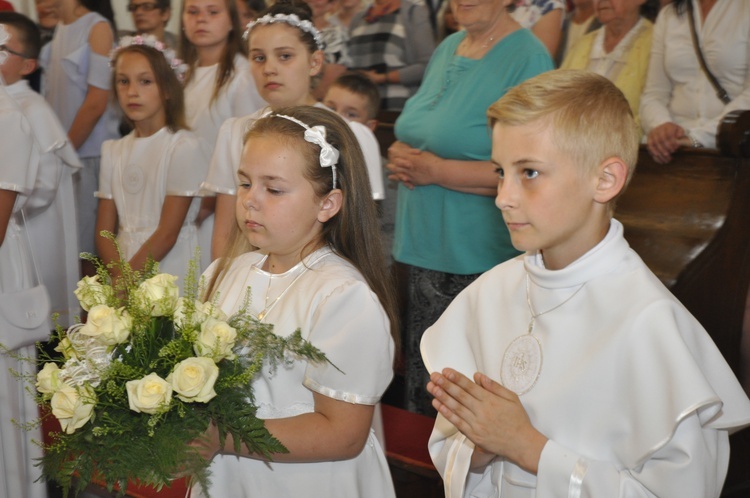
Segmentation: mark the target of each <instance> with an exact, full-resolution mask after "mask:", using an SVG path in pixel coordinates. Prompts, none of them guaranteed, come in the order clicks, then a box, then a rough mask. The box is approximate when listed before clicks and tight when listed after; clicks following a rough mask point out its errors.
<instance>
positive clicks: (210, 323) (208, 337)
mask: <svg viewBox="0 0 750 498" xmlns="http://www.w3.org/2000/svg"><path fill="white" fill-rule="evenodd" d="M236 340H237V330H236V329H234V328H232V327H230V326H229V324H228V323H227V322H223V321H221V320H217V319H216V318H211V317H209V318H207V319H206V321H205V322H203V323H202V324H201V331H200V333H199V334H198V337H197V338H196V339H195V344H193V349H194V350H195V354H197V355H198V356H207V357H209V358H211V359H213V361H215V362H219V361H221V360H222V359H224V358H227V359H229V360H233V359H234V358H235V357H236V356H235V354H234V353H233V352H232V349H233V348H234V343H235V341H236Z"/></svg>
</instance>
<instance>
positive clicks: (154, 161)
mask: <svg viewBox="0 0 750 498" xmlns="http://www.w3.org/2000/svg"><path fill="white" fill-rule="evenodd" d="M207 169H208V158H207V157H206V154H205V152H204V149H203V147H201V144H200V142H199V140H198V138H197V137H196V136H195V134H193V133H192V132H190V131H186V130H180V131H178V132H177V133H172V132H170V131H169V130H168V129H167V128H166V127H165V128H162V129H161V130H159V131H158V132H156V133H154V134H153V135H151V136H149V137H143V138H136V136H135V132H132V133H130V134H129V135H128V136H126V137H124V138H122V139H120V140H110V141H107V142H104V145H103V146H102V164H101V173H100V176H99V191H98V192H97V194H96V195H97V197H99V198H101V199H112V200H114V202H115V205H116V206H117V216H118V222H119V227H118V233H117V241H118V242H119V244H120V249H121V250H122V252H123V257H124V258H125V259H128V260H129V259H130V258H131V257H133V255H135V253H136V252H137V251H138V249H140V247H141V246H142V245H143V243H144V242H146V240H148V238H149V237H150V236H151V235H152V234H153V232H154V230H156V228H157V227H158V225H159V219H160V217H161V211H162V206H163V205H164V199H165V198H166V196H167V195H176V196H185V197H194V199H193V201H192V203H191V205H190V209H189V211H188V214H187V216H186V217H185V222H184V224H183V225H182V229H181V230H180V235H179V237H178V238H177V242H175V245H174V247H172V250H171V251H169V253H168V254H167V255H166V256H165V257H164V258H163V259H162V260H161V261H160V262H159V271H160V272H162V273H170V274H173V275H177V276H178V277H180V279H179V280H178V284H180V286H181V287H182V282H184V278H185V274H186V272H187V269H188V263H189V262H190V260H191V259H192V258H193V256H194V254H195V249H196V247H198V232H197V229H196V226H195V223H194V221H195V217H196V216H197V214H198V210H199V208H200V199H199V198H197V197H196V196H197V195H198V190H199V187H200V184H201V182H202V181H203V179H204V178H205V176H206V171H207Z"/></svg>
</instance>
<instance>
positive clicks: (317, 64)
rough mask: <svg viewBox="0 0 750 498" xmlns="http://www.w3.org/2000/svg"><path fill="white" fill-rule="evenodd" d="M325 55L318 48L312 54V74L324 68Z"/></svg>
mask: <svg viewBox="0 0 750 498" xmlns="http://www.w3.org/2000/svg"><path fill="white" fill-rule="evenodd" d="M324 61H325V55H324V54H323V51H322V50H316V51H315V52H313V53H312V55H311V56H310V76H316V75H317V74H318V73H320V71H322V70H323V62H324Z"/></svg>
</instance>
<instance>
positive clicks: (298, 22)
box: [242, 14, 325, 50]
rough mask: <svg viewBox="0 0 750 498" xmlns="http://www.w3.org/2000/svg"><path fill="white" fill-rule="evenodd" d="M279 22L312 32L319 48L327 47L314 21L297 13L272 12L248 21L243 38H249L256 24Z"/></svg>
mask: <svg viewBox="0 0 750 498" xmlns="http://www.w3.org/2000/svg"><path fill="white" fill-rule="evenodd" d="M277 22H283V23H285V24H288V25H290V26H293V27H295V28H299V29H301V30H302V31H304V32H306V33H310V34H311V35H312V37H313V39H315V45H316V46H317V47H318V50H323V49H324V48H325V44H324V43H323V36H322V35H321V34H320V31H318V29H317V28H316V27H315V26H313V23H311V22H310V21H308V20H304V21H303V20H302V19H300V18H299V16H297V14H276V15H273V16H272V15H271V14H266V15H264V16H263V17H261V18H259V19H256V20H255V21H252V22H249V23H247V26H245V32H244V33H243V34H242V38H244V39H245V40H247V38H248V37H249V36H250V31H252V30H253V28H254V27H255V26H258V25H265V24H273V23H277Z"/></svg>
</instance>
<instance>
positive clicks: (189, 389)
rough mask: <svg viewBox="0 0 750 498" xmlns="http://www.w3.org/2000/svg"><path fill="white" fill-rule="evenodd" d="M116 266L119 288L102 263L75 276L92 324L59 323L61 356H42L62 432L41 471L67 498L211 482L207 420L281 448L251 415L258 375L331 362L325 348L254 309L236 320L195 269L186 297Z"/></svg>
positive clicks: (45, 389)
mask: <svg viewBox="0 0 750 498" xmlns="http://www.w3.org/2000/svg"><path fill="white" fill-rule="evenodd" d="M118 266H119V270H120V273H121V275H122V277H121V278H120V279H119V280H118V283H117V285H115V286H114V287H113V285H112V283H111V281H110V277H109V273H108V272H107V270H106V268H104V267H102V266H101V265H100V264H99V265H98V272H97V273H98V274H97V276H96V277H92V278H89V277H87V278H84V279H83V280H81V281H80V282H79V283H78V288H77V289H76V291H75V293H76V296H77V297H78V299H79V300H80V302H81V305H82V307H83V308H84V309H85V310H87V311H88V318H87V321H86V323H85V324H84V323H79V324H77V325H74V326H73V327H71V328H70V329H68V330H67V331H64V330H61V329H58V331H57V336H58V337H57V339H58V340H59V345H58V346H57V348H56V350H57V351H58V352H59V353H60V356H59V357H49V356H44V353H42V358H41V360H40V361H41V363H42V368H41V369H40V371H39V374H38V376H37V378H36V388H37V392H38V395H37V398H38V401H39V402H40V404H41V405H42V406H43V407H45V408H47V410H46V412H47V413H50V414H51V415H48V416H54V417H55V418H56V419H57V420H58V421H59V422H60V426H61V428H62V430H61V431H60V432H59V433H53V434H51V441H52V442H51V443H49V444H47V445H46V447H45V455H44V457H43V459H42V462H41V464H40V465H41V467H42V469H43V476H44V477H45V478H46V479H49V480H54V481H56V482H58V483H59V484H60V485H61V487H62V488H63V490H64V492H65V494H66V496H67V494H69V493H72V494H73V495H77V494H78V493H79V492H80V491H82V490H83V489H85V488H86V486H87V485H88V484H89V483H90V482H91V480H92V479H96V480H97V481H99V482H101V481H103V482H104V483H105V484H106V486H107V487H108V488H109V489H110V490H113V489H116V490H118V492H119V493H120V494H121V495H124V494H125V492H126V491H127V486H128V482H129V481H131V482H134V481H139V482H140V483H141V484H145V485H151V486H154V487H156V488H157V489H159V488H161V487H162V486H169V484H170V482H171V481H172V479H174V477H175V476H176V475H190V476H192V478H193V479H196V480H197V481H198V482H199V483H200V484H201V485H203V486H204V489H205V485H206V484H207V483H208V478H209V475H208V470H207V469H208V462H206V461H205V460H203V459H202V458H201V457H200V456H199V455H198V453H197V452H196V451H195V450H194V449H193V448H192V447H191V446H189V445H188V443H189V442H190V441H192V440H194V439H196V438H198V437H200V436H201V434H203V432H204V431H205V430H206V429H207V428H208V426H209V424H211V423H214V424H216V425H217V427H218V429H219V431H220V433H221V435H222V437H226V435H227V434H232V436H233V437H234V440H235V441H236V444H237V449H238V450H239V446H240V444H244V445H247V447H248V448H249V449H250V450H251V451H254V452H257V453H260V454H263V455H266V456H267V457H269V458H272V456H273V454H274V453H281V452H285V451H286V449H285V448H284V447H283V446H282V445H281V443H279V441H277V440H276V439H275V438H273V437H272V436H271V435H270V434H269V433H268V431H267V430H266V429H265V427H264V424H263V421H262V420H260V419H258V418H257V417H256V416H255V412H256V409H255V406H254V404H253V392H252V388H251V381H252V379H253V378H254V377H255V375H256V374H257V373H258V372H259V371H260V369H261V368H262V366H263V365H264V364H265V363H268V364H270V365H273V366H275V365H278V364H280V363H289V362H293V361H296V360H298V359H305V360H308V361H314V362H323V361H327V360H326V359H325V356H324V355H323V353H321V352H320V351H318V350H317V349H315V348H314V347H312V346H311V345H310V344H309V343H307V342H306V341H304V340H303V339H302V338H301V335H300V333H299V331H297V332H296V333H295V334H292V335H291V336H289V337H287V338H282V337H279V336H277V335H275V334H274V333H273V331H272V326H271V325H267V324H261V323H260V322H258V321H257V320H255V319H254V318H252V317H251V316H250V315H249V314H246V313H243V312H242V311H241V312H240V313H238V314H237V315H236V316H234V317H231V318H229V317H227V316H225V315H224V313H223V312H222V311H221V310H220V309H219V308H218V307H217V306H215V305H214V304H213V303H210V302H208V303H203V302H199V301H197V300H196V298H195V297H196V295H197V287H198V285H197V283H196V279H195V277H194V275H188V277H187V285H186V286H185V287H186V288H187V289H191V290H189V291H188V292H187V296H185V297H180V296H179V292H178V287H177V285H176V284H175V280H176V277H174V276H172V275H166V274H158V273H157V265H156V264H154V263H149V264H148V265H147V268H146V269H145V270H144V271H143V272H142V273H139V272H134V271H133V270H132V269H130V268H129V266H128V265H127V264H126V263H118ZM191 273H193V274H194V270H193V271H191ZM240 350H242V351H243V353H244V354H238V351H240ZM248 351H249V353H248Z"/></svg>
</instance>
